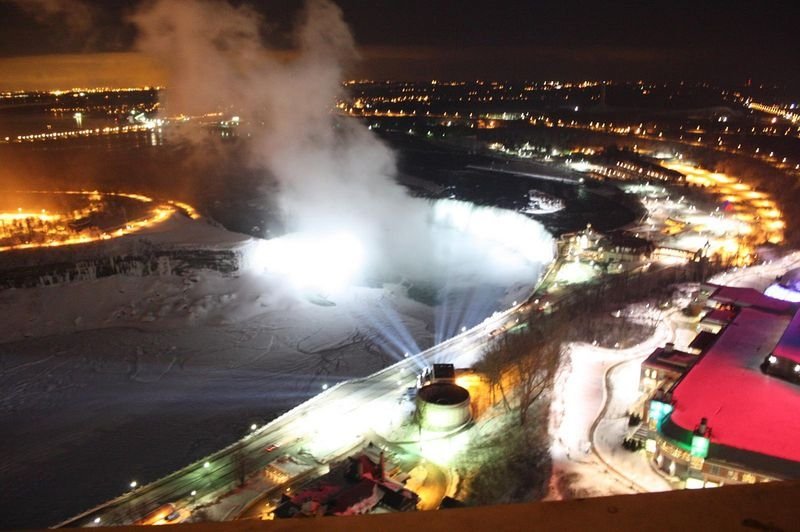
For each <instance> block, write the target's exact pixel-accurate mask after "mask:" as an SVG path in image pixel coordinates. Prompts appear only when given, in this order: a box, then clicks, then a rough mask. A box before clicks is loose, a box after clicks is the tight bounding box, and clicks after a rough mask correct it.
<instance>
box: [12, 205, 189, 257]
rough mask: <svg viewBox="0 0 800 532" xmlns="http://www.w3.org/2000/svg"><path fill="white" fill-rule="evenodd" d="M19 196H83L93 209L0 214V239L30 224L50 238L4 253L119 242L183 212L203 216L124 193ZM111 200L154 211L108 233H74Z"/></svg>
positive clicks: (23, 210)
mask: <svg viewBox="0 0 800 532" xmlns="http://www.w3.org/2000/svg"><path fill="white" fill-rule="evenodd" d="M15 193H16V194H31V195H34V194H35V195H55V196H58V195H65V196H83V197H85V198H86V199H87V201H88V202H89V205H88V206H87V207H85V208H83V209H82V210H78V211H74V212H72V213H69V214H66V213H56V212H47V211H41V212H29V211H28V210H26V209H24V208H19V209H17V210H16V211H11V212H0V239H10V238H13V237H14V231H15V230H16V226H15V225H14V224H15V223H17V224H21V225H22V226H25V225H26V223H27V222H29V221H35V222H38V223H39V224H41V225H42V228H41V233H40V235H41V236H43V237H45V238H46V239H45V240H43V241H34V242H23V243H19V244H10V245H0V252H3V251H12V250H21V249H34V248H51V247H59V246H70V245H76V244H86V243H89V242H95V241H101V240H111V239H113V238H119V237H121V236H125V235H129V234H133V233H136V232H138V231H141V230H143V229H147V228H151V227H153V226H156V225H158V224H160V223H162V222H164V221H166V220H167V219H168V218H169V217H170V216H172V215H173V214H175V213H176V212H178V211H179V210H180V211H183V212H184V213H185V214H186V215H187V216H189V217H190V218H192V219H198V218H200V214H199V213H198V212H197V211H196V210H195V209H194V208H193V207H192V206H191V205H188V204H186V203H182V202H179V201H165V202H163V203H159V202H156V201H155V200H154V199H153V198H150V197H148V196H144V195H141V194H131V193H124V192H99V191H97V190H55V191H44V190H27V191H15ZM107 197H118V198H125V199H128V200H133V201H137V202H140V203H144V204H152V205H153V207H152V208H150V209H149V212H148V214H147V216H144V217H142V218H139V219H136V220H130V221H128V222H126V223H124V224H122V225H120V226H118V227H111V228H105V229H100V228H95V229H96V230H94V231H83V230H75V229H71V227H70V224H71V223H72V222H78V221H80V219H81V218H84V217H87V216H88V215H89V214H91V213H92V212H94V210H97V209H100V207H99V206H98V204H99V202H102V200H103V199H104V198H107ZM28 225H29V224H28Z"/></svg>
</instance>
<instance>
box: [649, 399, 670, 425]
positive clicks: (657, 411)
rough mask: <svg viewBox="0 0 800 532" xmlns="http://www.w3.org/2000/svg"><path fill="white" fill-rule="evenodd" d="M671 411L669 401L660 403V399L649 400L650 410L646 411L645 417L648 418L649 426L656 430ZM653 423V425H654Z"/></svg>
mask: <svg viewBox="0 0 800 532" xmlns="http://www.w3.org/2000/svg"><path fill="white" fill-rule="evenodd" d="M671 412H672V405H671V404H669V403H662V402H661V401H655V400H653V401H650V410H649V411H648V413H647V419H649V420H650V426H651V427H652V428H655V429H656V430H658V429H660V428H661V423H662V422H663V421H664V420H665V419H666V417H667V416H668V415H669V414H670V413H671ZM654 425H655V426H654Z"/></svg>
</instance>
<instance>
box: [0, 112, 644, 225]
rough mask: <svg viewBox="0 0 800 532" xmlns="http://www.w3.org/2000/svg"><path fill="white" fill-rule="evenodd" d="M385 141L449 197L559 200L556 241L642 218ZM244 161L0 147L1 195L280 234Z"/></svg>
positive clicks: (607, 193) (118, 138)
mask: <svg viewBox="0 0 800 532" xmlns="http://www.w3.org/2000/svg"><path fill="white" fill-rule="evenodd" d="M3 119H8V117H0V128H1V127H2V125H1V124H2V120H3ZM25 120H26V121H27V122H28V127H27V129H28V130H30V131H37V129H36V128H37V127H38V128H39V129H38V130H39V131H44V129H43V128H44V127H45V125H46V124H48V123H50V122H52V117H50V116H45V117H40V118H39V119H38V121H37V120H34V119H33V118H30V117H28V118H25ZM65 120H66V119H65ZM69 120H72V119H69ZM73 122H74V121H73ZM385 140H386V141H387V142H388V143H389V144H390V145H391V146H392V147H393V148H394V149H395V150H396V152H397V155H398V161H399V168H400V171H401V172H402V173H404V174H407V175H411V176H414V177H416V178H419V179H422V180H427V181H431V182H434V183H436V184H437V185H440V186H442V187H446V191H445V193H444V194H443V196H444V197H448V196H451V195H452V196H454V197H456V198H458V199H464V200H467V201H471V202H474V203H477V204H481V205H492V206H498V207H503V208H508V209H514V210H518V209H520V208H522V207H524V206H525V205H526V204H527V201H528V199H527V195H528V191H529V190H530V189H536V190H540V191H542V192H545V193H547V194H550V195H552V196H555V197H557V198H560V199H562V200H563V201H564V202H565V204H566V208H565V209H564V210H562V211H559V212H557V213H552V214H547V215H540V216H535V218H536V219H538V220H539V221H540V222H542V223H543V224H544V225H545V227H546V228H547V229H548V230H550V231H551V232H553V233H555V234H560V233H563V232H568V231H575V230H578V229H581V228H583V227H585V226H586V224H587V223H591V224H592V225H593V226H595V227H597V228H598V229H601V230H603V229H613V228H616V227H620V226H622V225H625V224H627V223H630V222H631V221H633V220H634V219H635V218H636V217H637V214H636V209H635V206H630V205H626V204H625V202H629V201H630V197H629V196H627V197H626V196H625V195H624V194H622V193H621V192H620V191H619V190H618V189H617V188H616V187H613V186H610V185H606V184H585V185H581V186H576V185H572V184H565V183H559V182H552V181H543V180H537V179H531V178H526V177H520V176H515V175H510V174H501V173H494V172H488V171H480V170H471V169H467V168H466V167H467V166H468V165H484V166H488V165H489V164H491V163H493V162H494V161H492V160H491V159H489V158H487V157H485V156H482V155H476V154H470V153H466V152H464V151H461V150H458V149H454V148H452V149H451V148H448V147H442V146H439V145H434V144H431V143H428V142H427V141H424V140H420V139H415V138H411V137H408V136H404V135H392V136H389V137H387V138H386V139H385ZM245 160H246V146H245V143H244V142H243V141H242V140H241V139H236V138H233V139H227V140H226V139H220V138H217V137H214V136H212V135H211V134H209V135H208V140H207V141H206V143H205V145H203V146H201V147H200V149H197V148H192V147H189V146H188V145H187V144H186V143H184V142H180V141H177V140H176V139H174V138H171V137H170V133H169V131H168V130H165V131H164V132H163V133H160V132H155V131H154V132H142V133H133V134H127V135H98V136H92V137H87V138H80V139H74V140H55V141H44V142H32V143H21V144H20V143H10V144H0V162H2V164H0V188H6V189H14V188H16V189H28V188H34V187H36V188H92V189H93V188H99V189H104V190H112V191H114V190H124V191H127V192H140V193H144V194H148V195H153V196H155V197H159V198H163V199H177V200H182V201H186V202H188V203H191V204H193V205H194V206H195V207H197V208H198V209H199V210H200V211H201V212H202V213H204V214H206V215H207V216H210V217H211V218H213V219H215V220H217V221H218V222H220V223H221V224H222V225H224V226H225V227H226V228H228V229H230V230H232V231H237V232H241V233H246V234H251V235H254V236H270V235H274V234H279V233H281V232H282V227H281V222H280V215H279V213H278V210H277V208H276V207H275V203H274V201H273V198H274V197H275V196H276V191H277V189H276V185H275V183H274V181H273V180H272V179H270V176H269V175H267V174H266V173H265V172H264V171H261V170H257V169H253V168H249V167H248V166H247V165H246V163H245ZM534 171H536V172H537V173H547V172H548V170H547V169H545V170H542V169H541V168H539V169H535V170H534ZM549 171H552V170H549Z"/></svg>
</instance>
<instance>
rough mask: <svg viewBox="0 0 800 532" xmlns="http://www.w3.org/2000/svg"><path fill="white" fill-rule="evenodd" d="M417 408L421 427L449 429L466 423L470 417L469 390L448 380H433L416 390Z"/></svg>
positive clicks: (444, 430) (439, 429)
mask: <svg viewBox="0 0 800 532" xmlns="http://www.w3.org/2000/svg"><path fill="white" fill-rule="evenodd" d="M417 409H418V411H419V413H420V415H421V425H422V428H424V429H427V430H435V431H442V432H446V431H450V430H454V429H457V428H459V427H462V426H464V425H466V424H467V423H468V422H469V420H470V419H471V418H472V414H471V411H470V407H469V392H468V391H467V390H465V389H464V388H462V387H461V386H457V385H455V384H451V383H449V382H434V383H432V384H428V385H427V386H423V387H422V388H420V389H419V391H418V392H417Z"/></svg>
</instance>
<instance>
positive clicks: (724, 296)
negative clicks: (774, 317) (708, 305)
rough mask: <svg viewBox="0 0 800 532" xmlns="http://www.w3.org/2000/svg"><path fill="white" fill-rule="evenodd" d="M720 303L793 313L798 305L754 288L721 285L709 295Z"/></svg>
mask: <svg viewBox="0 0 800 532" xmlns="http://www.w3.org/2000/svg"><path fill="white" fill-rule="evenodd" d="M709 299H712V300H714V301H717V302H719V303H730V304H734V305H736V306H739V307H755V308H758V309H761V310H767V311H771V312H779V313H791V312H792V311H793V310H794V309H795V308H796V307H795V306H794V305H792V304H791V303H789V302H787V301H781V300H780V299H775V298H772V297H769V296H765V295H764V294H762V293H761V292H759V291H758V290H756V289H754V288H741V287H738V286H720V287H718V288H717V289H716V290H714V292H713V293H712V294H711V295H710V296H709Z"/></svg>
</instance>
